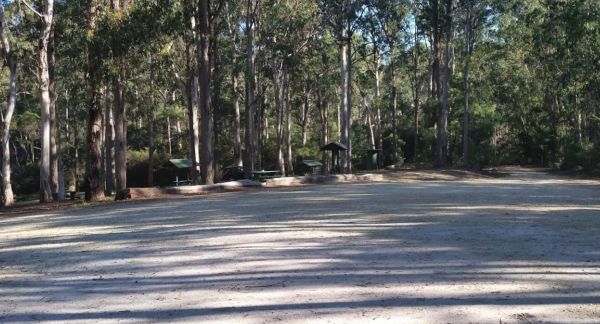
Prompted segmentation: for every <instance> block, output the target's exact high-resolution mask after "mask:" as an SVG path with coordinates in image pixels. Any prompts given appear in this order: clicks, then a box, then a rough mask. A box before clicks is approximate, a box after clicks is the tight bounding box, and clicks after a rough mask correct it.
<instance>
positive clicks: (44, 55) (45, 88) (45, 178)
mask: <svg viewBox="0 0 600 324" xmlns="http://www.w3.org/2000/svg"><path fill="white" fill-rule="evenodd" d="M42 7H43V11H42V30H41V36H40V40H39V45H38V81H39V91H40V92H39V93H40V107H41V127H40V129H41V156H40V202H49V201H51V200H52V185H51V161H50V157H51V154H50V153H51V144H52V142H51V138H52V131H51V126H52V125H51V116H50V109H51V101H52V99H51V97H50V86H51V84H50V72H49V66H48V63H49V60H48V47H49V43H50V37H51V31H52V21H53V14H54V12H53V7H54V0H44V1H43V2H42Z"/></svg>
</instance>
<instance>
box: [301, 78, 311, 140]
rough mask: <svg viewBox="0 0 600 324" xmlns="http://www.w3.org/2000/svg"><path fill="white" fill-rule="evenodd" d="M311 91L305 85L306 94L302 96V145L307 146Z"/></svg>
mask: <svg viewBox="0 0 600 324" xmlns="http://www.w3.org/2000/svg"><path fill="white" fill-rule="evenodd" d="M309 102H310V91H308V87H307V86H305V87H304V95H303V96H302V146H306V142H307V140H308V134H307V133H308V127H310V104H309Z"/></svg>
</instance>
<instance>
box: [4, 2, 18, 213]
mask: <svg viewBox="0 0 600 324" xmlns="http://www.w3.org/2000/svg"><path fill="white" fill-rule="evenodd" d="M0 38H1V39H2V46H3V54H4V59H5V60H6V63H7V65H8V68H9V71H10V83H9V90H8V102H7V107H6V113H5V114H4V116H3V117H4V119H3V121H2V122H3V126H4V127H3V129H2V203H3V205H4V206H5V207H7V206H11V205H13V204H14V202H15V198H14V194H13V190H12V184H11V168H10V124H11V121H12V117H13V114H14V112H15V104H16V101H17V78H18V74H17V62H16V59H15V57H14V54H13V52H12V50H11V44H10V38H9V37H8V26H7V24H6V20H5V18H4V6H0Z"/></svg>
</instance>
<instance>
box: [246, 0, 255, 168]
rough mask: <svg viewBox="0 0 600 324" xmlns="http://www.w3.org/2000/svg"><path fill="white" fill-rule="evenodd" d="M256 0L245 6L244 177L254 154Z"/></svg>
mask: <svg viewBox="0 0 600 324" xmlns="http://www.w3.org/2000/svg"><path fill="white" fill-rule="evenodd" d="M256 1H257V0H248V3H247V6H246V43H247V45H246V56H247V66H246V134H245V144H246V148H245V158H244V174H245V176H246V178H251V177H252V171H253V170H254V162H255V160H254V156H255V141H256V138H255V137H256V135H255V118H256V116H255V115H256V102H255V101H256V98H255V96H256V66H255V60H256V53H255V51H254V32H255V28H256V12H255V11H256V7H257V5H258V4H257V2H256Z"/></svg>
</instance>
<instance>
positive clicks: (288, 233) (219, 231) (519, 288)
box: [0, 167, 600, 323]
mask: <svg viewBox="0 0 600 324" xmlns="http://www.w3.org/2000/svg"><path fill="white" fill-rule="evenodd" d="M503 171H504V172H509V173H510V174H511V175H510V176H507V177H504V178H496V179H494V178H485V179H484V178H481V179H466V180H463V181H410V182H387V183H369V184H344V185H317V186H304V187H295V188H286V189H268V190H256V191H245V192H237V193H225V194H218V195H213V196H203V197H195V198H182V199H175V200H162V201H142V202H127V203H117V204H111V205H102V206H95V207H90V208H84V209H77V210H66V211H64V210H63V211H56V212H51V211H48V212H46V213H44V214H39V213H38V214H37V215H25V216H18V217H7V218H1V219H0V322H2V323H17V322H60V323H64V322H68V323H78V322H99V321H104V322H124V323H146V322H160V323H164V322H200V321H202V322H211V321H212V322H229V323H263V322H278V321H282V322H285V323H301V322H334V323H349V322H366V321H370V322H392V323H597V322H599V321H600V182H597V181H591V180H577V179H571V178H564V177H558V176H556V175H550V174H547V173H544V172H542V171H539V170H532V169H521V168H516V167H513V168H506V169H505V170H503Z"/></svg>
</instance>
